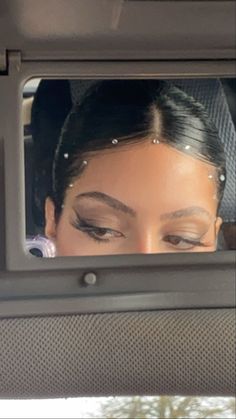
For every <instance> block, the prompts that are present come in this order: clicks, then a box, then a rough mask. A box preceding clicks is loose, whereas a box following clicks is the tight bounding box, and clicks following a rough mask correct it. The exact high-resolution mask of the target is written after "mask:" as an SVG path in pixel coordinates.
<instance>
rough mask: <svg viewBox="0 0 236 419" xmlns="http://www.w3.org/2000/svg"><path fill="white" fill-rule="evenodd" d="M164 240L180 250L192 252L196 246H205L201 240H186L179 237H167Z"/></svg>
mask: <svg viewBox="0 0 236 419" xmlns="http://www.w3.org/2000/svg"><path fill="white" fill-rule="evenodd" d="M163 240H164V241H165V242H167V243H169V244H170V245H171V246H172V247H175V248H177V249H179V250H191V249H193V248H194V247H195V246H204V244H203V243H202V242H201V241H200V239H191V238H185V237H182V236H177V235H167V236H165V237H164V238H163Z"/></svg>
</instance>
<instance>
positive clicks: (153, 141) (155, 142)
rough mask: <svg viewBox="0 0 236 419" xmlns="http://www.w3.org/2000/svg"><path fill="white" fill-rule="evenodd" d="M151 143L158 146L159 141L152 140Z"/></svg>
mask: <svg viewBox="0 0 236 419" xmlns="http://www.w3.org/2000/svg"><path fill="white" fill-rule="evenodd" d="M152 143H153V144H160V141H159V140H157V139H156V138H154V140H152Z"/></svg>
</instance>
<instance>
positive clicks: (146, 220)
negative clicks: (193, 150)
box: [45, 140, 222, 256]
mask: <svg viewBox="0 0 236 419" xmlns="http://www.w3.org/2000/svg"><path fill="white" fill-rule="evenodd" d="M114 151H115V152H113V150H107V151H103V152H99V153H97V154H96V155H93V156H90V157H89V156H88V158H87V162H88V164H87V166H86V168H85V170H84V172H83V174H82V175H81V176H80V177H78V179H75V180H74V181H73V184H71V185H70V187H69V188H68V190H67V191H66V196H65V200H64V204H63V210H62V213H61V216H60V218H59V221H58V223H56V222H55V217H54V204H53V202H52V201H51V199H50V198H48V199H47V200H46V205H45V213H46V229H45V233H46V236H47V237H48V238H50V239H52V240H53V241H54V243H55V246H56V251H57V256H75V255H111V254H127V253H169V252H210V251H214V250H216V242H217V235H218V232H219V229H220V226H221V223H222V220H221V218H220V217H217V216H216V212H217V204H218V200H217V188H216V169H215V168H214V166H212V165H210V164H207V163H205V162H202V161H201V160H198V159H196V158H194V157H191V156H190V155H187V154H186V153H184V152H183V153H182V152H180V151H178V150H176V149H174V148H172V147H170V146H168V145H166V144H164V143H160V144H153V143H152V141H151V140H150V141H148V140H146V141H145V142H143V143H138V144H135V145H127V147H126V146H125V147H124V146H122V147H120V149H119V144H117V145H114Z"/></svg>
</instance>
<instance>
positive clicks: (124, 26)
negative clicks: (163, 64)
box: [0, 0, 236, 65]
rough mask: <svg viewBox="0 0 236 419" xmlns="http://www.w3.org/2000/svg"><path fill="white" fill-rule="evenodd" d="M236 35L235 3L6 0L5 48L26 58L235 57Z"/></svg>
mask: <svg viewBox="0 0 236 419" xmlns="http://www.w3.org/2000/svg"><path fill="white" fill-rule="evenodd" d="M235 39H236V35H235V2H234V1H224V2H220V1H191V2H186V1H178V2H175V1H142V0H141V1H140V0H97V1H91V0H90V1H87V0H69V1H68V0H41V1H40V2H35V1H34V2H32V1H31V0H2V1H1V4H0V52H2V54H3V52H4V51H6V50H18V51H21V54H22V59H23V60H40V59H42V60H44V59H49V58H50V60H57V59H66V58H68V59H78V58H79V59H139V60H140V59H143V60H144V59H155V60H156V59H165V60H169V59H187V60H192V59H233V58H234V57H235ZM3 64H4V60H3V59H2V65H3Z"/></svg>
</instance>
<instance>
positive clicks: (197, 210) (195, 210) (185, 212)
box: [160, 206, 211, 220]
mask: <svg viewBox="0 0 236 419" xmlns="http://www.w3.org/2000/svg"><path fill="white" fill-rule="evenodd" d="M191 215H204V216H205V217H206V216H207V217H208V218H211V214H210V213H209V212H208V211H207V210H206V209H204V208H202V207H197V206H193V207H188V208H182V209H179V210H177V211H173V212H169V213H166V214H162V215H161V217H160V218H161V220H166V219H176V218H184V217H189V216H191Z"/></svg>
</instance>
